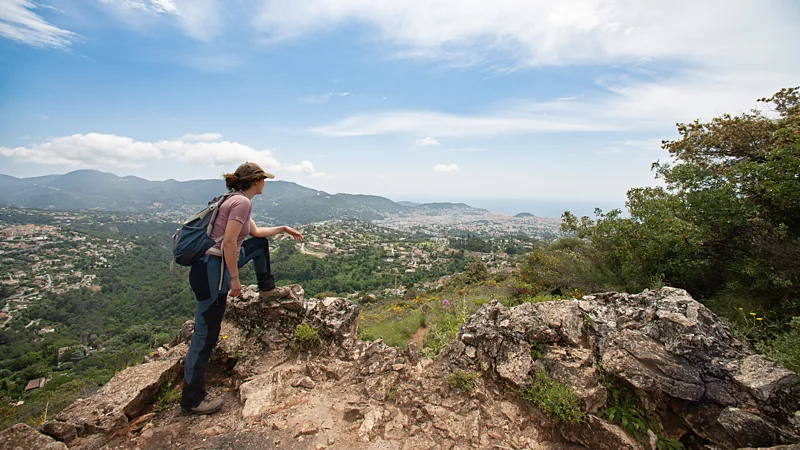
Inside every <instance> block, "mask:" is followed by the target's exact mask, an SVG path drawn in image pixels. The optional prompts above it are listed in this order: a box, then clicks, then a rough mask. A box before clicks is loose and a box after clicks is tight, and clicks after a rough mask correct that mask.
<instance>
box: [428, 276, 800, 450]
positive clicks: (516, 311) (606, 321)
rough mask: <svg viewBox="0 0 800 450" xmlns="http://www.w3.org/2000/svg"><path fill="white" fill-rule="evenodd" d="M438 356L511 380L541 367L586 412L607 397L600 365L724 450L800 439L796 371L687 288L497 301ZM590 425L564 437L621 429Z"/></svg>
mask: <svg viewBox="0 0 800 450" xmlns="http://www.w3.org/2000/svg"><path fill="white" fill-rule="evenodd" d="M440 358H443V359H444V360H446V361H447V364H449V365H450V366H451V367H459V368H471V370H479V371H483V372H485V373H486V374H487V375H489V376H493V377H494V378H495V379H496V380H498V381H501V382H502V383H504V384H506V385H508V386H509V387H519V386H521V385H523V384H525V383H526V382H527V381H528V380H529V379H530V377H531V376H532V375H533V373H534V372H535V371H536V370H541V369H544V370H546V371H547V372H548V373H550V375H551V376H553V377H554V378H555V379H557V380H559V381H562V382H566V383H567V384H569V385H570V386H571V387H572V389H573V391H574V392H575V393H576V395H577V397H578V398H579V399H580V400H581V403H582V405H583V408H584V409H585V410H587V411H589V412H595V411H598V410H599V409H600V408H602V407H603V406H604V405H605V403H606V401H607V392H606V389H605V387H604V386H603V385H602V383H600V377H599V370H600V366H601V365H602V370H603V371H604V372H605V373H607V374H610V375H613V376H614V377H616V378H617V379H618V380H621V381H620V382H621V383H623V384H624V385H627V386H628V387H629V388H630V389H631V390H632V391H633V392H634V393H635V394H636V396H637V398H638V400H639V401H640V402H641V403H642V405H643V408H644V409H645V410H646V411H647V412H648V413H649V414H651V415H655V416H658V417H656V418H658V419H659V420H660V421H662V422H664V423H683V424H686V425H688V426H689V427H690V428H691V431H692V432H694V433H695V434H697V435H698V436H700V437H702V438H704V439H707V440H708V441H710V442H711V443H712V444H715V445H718V446H720V447H721V448H731V447H734V446H744V445H761V446H770V445H779V444H786V443H791V442H796V441H798V440H800V436H798V431H800V424H798V423H797V421H795V420H793V419H794V416H795V413H796V412H797V411H800V378H798V376H797V375H796V374H794V373H792V372H790V371H788V370H787V369H785V368H783V367H782V366H780V365H779V364H777V363H775V362H774V361H771V360H769V359H768V358H766V357H764V356H761V355H754V354H753V353H752V351H751V350H749V349H748V348H747V347H746V346H744V345H742V344H741V343H739V342H738V341H736V339H734V338H733V335H732V334H731V332H730V330H729V329H728V327H726V326H725V325H724V324H723V323H722V322H720V321H719V320H718V319H717V318H716V316H715V315H714V314H713V313H712V312H711V311H710V310H708V309H707V308H706V307H705V306H703V305H702V304H700V303H698V302H696V301H695V300H694V299H692V298H691V297H690V296H689V294H687V293H686V291H684V290H682V289H675V288H668V287H667V288H662V289H659V290H657V291H644V292H642V293H641V294H627V293H615V292H607V293H599V294H594V295H589V296H584V297H583V298H582V299H580V300H576V299H573V300H565V301H553V302H544V303H536V304H528V303H526V304H522V305H520V306H516V307H513V308H506V307H504V306H503V305H501V304H500V303H498V302H496V301H492V302H490V303H489V304H487V305H484V306H483V307H482V308H481V309H480V310H478V311H477V312H476V313H475V314H474V315H473V316H471V317H470V318H469V319H468V320H467V321H466V323H464V325H463V326H462V327H461V329H460V330H459V333H458V339H457V340H456V341H455V342H452V343H451V344H449V345H448V346H447V347H446V348H445V349H444V350H443V351H442V353H441V354H440ZM534 359H535V361H534ZM598 363H599V364H598ZM590 417H593V416H590ZM587 426H589V427H590V428H591V430H590V431H587V430H583V431H581V429H575V430H568V431H567V432H565V433H564V436H565V437H566V438H567V439H570V440H573V441H574V442H579V443H583V442H584V441H586V442H588V441H587V439H589V438H590V437H591V436H592V434H597V433H600V434H606V435H609V436H612V435H615V434H617V433H616V430H615V429H614V428H612V427H613V426H612V425H611V424H607V423H604V422H603V421H602V419H599V418H596V417H595V418H593V419H591V423H589V424H588V425H587ZM609 439H611V437H609ZM620 442H622V443H620V444H619V445H623V446H625V445H633V444H630V443H624V442H623V441H620ZM598 445H600V444H598ZM636 445H638V444H636ZM598 448H599V447H598ZM620 448H622V447H620Z"/></svg>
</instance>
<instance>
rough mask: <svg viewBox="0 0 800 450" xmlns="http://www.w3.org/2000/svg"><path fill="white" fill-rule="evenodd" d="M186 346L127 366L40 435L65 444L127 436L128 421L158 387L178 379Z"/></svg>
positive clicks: (73, 406)
mask: <svg viewBox="0 0 800 450" xmlns="http://www.w3.org/2000/svg"><path fill="white" fill-rule="evenodd" d="M186 349H187V347H186V344H181V345H178V346H176V347H173V348H172V349H170V350H169V351H165V353H164V355H163V357H162V358H160V359H159V360H157V361H153V362H149V363H146V364H139V365H136V366H133V367H129V368H128V369H125V370H124V371H122V372H120V373H119V374H117V375H116V376H115V377H114V378H112V379H111V381H109V382H108V383H107V384H106V385H105V386H103V387H102V388H100V390H99V391H98V392H97V393H96V394H94V395H92V396H91V397H89V398H87V399H81V400H78V401H76V402H75V403H73V404H72V405H70V406H68V407H67V408H65V409H64V410H63V411H61V412H60V413H59V414H58V415H57V416H56V419H55V421H52V422H48V423H45V424H44V425H43V426H42V432H43V433H45V434H48V435H50V436H53V437H55V438H56V439H59V440H61V441H65V442H67V443H69V442H72V441H73V440H74V439H75V438H76V437H86V436H90V435H101V436H103V437H104V438H105V439H110V438H113V437H114V436H117V435H125V436H126V435H127V434H128V423H129V421H130V420H132V419H134V418H136V417H138V416H140V415H141V414H142V413H143V412H144V411H145V410H146V409H147V408H148V407H150V405H151V403H152V400H153V397H154V396H155V394H156V392H158V390H159V387H161V386H163V385H169V384H172V383H173V382H175V381H176V380H177V379H178V375H179V373H180V370H181V368H182V367H183V359H184V357H185V356H186Z"/></svg>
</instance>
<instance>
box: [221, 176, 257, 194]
mask: <svg viewBox="0 0 800 450" xmlns="http://www.w3.org/2000/svg"><path fill="white" fill-rule="evenodd" d="M222 178H225V187H227V188H228V190H229V191H244V190H247V189H248V188H250V186H252V185H253V180H249V179H245V180H243V179H242V177H240V176H239V174H238V173H225V174H223V175H222Z"/></svg>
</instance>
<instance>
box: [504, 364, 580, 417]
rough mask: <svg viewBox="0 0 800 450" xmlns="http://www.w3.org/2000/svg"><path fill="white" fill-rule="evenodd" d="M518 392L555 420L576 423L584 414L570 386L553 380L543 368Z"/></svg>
mask: <svg viewBox="0 0 800 450" xmlns="http://www.w3.org/2000/svg"><path fill="white" fill-rule="evenodd" d="M518 394H519V397H520V398H521V399H522V400H525V401H527V402H530V403H532V404H534V405H535V406H536V407H538V408H539V409H540V410H541V411H542V412H543V413H544V414H545V415H546V416H547V417H549V418H550V419H552V420H555V421H559V422H570V423H578V422H580V421H582V420H583V416H584V415H585V412H584V411H583V410H582V409H581V408H580V406H579V405H578V398H577V397H576V396H575V392H573V391H572V388H571V387H570V386H569V385H568V384H565V383H561V382H559V381H557V380H554V379H553V378H552V377H551V376H550V374H548V373H547V372H545V371H544V370H540V371H538V372H536V374H535V375H534V377H533V379H532V380H531V381H530V383H528V385H527V386H525V387H524V388H523V389H521V390H519V391H518Z"/></svg>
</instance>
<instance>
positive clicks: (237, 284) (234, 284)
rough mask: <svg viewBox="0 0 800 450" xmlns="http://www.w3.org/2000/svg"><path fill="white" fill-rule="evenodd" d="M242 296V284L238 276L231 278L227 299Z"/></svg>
mask: <svg viewBox="0 0 800 450" xmlns="http://www.w3.org/2000/svg"><path fill="white" fill-rule="evenodd" d="M241 294H242V283H241V281H239V276H238V275H237V276H236V277H235V278H234V277H231V290H230V291H228V296H229V297H238V296H239V295H241Z"/></svg>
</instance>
